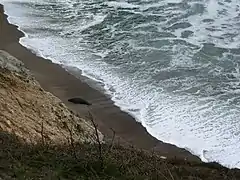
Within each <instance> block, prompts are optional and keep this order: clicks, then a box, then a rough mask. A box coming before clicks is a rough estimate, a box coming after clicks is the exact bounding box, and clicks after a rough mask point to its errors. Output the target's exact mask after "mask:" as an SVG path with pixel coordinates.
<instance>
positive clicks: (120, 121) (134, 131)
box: [0, 5, 200, 161]
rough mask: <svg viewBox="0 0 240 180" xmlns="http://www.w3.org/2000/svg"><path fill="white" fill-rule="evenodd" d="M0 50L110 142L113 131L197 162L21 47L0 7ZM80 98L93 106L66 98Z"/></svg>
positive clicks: (77, 80)
mask: <svg viewBox="0 0 240 180" xmlns="http://www.w3.org/2000/svg"><path fill="white" fill-rule="evenodd" d="M0 21H1V22H0V49H2V50H5V51H7V52H8V53H10V54H11V55H13V56H15V57H16V58H18V59H19V60H21V61H22V62H23V63H24V64H25V66H26V67H27V68H28V69H30V70H31V72H32V73H33V75H34V76H35V77H36V79H37V80H38V82H39V83H40V84H41V86H42V87H43V88H44V89H45V90H46V91H49V92H51V93H52V94H54V95H55V96H57V97H58V98H60V99H61V100H62V101H63V102H64V103H65V104H66V105H67V106H68V107H69V108H70V109H71V110H72V111H74V112H76V113H78V114H79V115H80V116H88V112H89V111H91V113H92V114H93V115H94V119H95V121H96V123H97V125H98V128H99V130H100V131H101V132H102V133H103V134H104V135H105V138H106V139H111V138H112V135H113V131H114V132H115V133H116V138H115V140H116V142H119V143H125V144H126V145H132V146H135V147H137V148H140V149H145V150H154V151H158V152H159V153H160V154H161V155H162V156H167V157H176V158H180V159H188V160H194V161H200V159H199V158H198V157H197V156H194V155H192V154H191V153H190V152H188V151H187V150H185V149H182V148H178V147H176V146H174V145H171V144H167V143H163V142H161V141H159V140H157V139H156V138H154V137H152V136H151V135H150V134H149V133H148V132H147V131H146V129H145V128H144V127H143V126H142V125H141V124H140V123H138V122H137V121H136V120H135V119H134V118H133V117H132V116H130V115H129V114H127V113H125V112H123V111H121V110H120V108H119V107H117V106H115V105H114V102H113V101H112V100H111V99H110V98H109V97H108V96H106V95H104V94H103V93H102V92H100V91H98V90H96V89H94V88H92V87H91V86H89V85H88V84H87V83H86V82H84V81H82V80H81V79H85V77H81V78H77V77H75V76H74V75H72V74H71V73H69V72H67V71H66V70H65V69H64V68H63V67H62V66H61V65H58V64H54V63H52V62H51V61H50V60H47V59H43V58H41V57H38V56H36V55H35V54H34V53H33V52H31V50H28V49H27V48H25V47H23V46H22V45H21V44H20V43H19V39H20V38H21V37H23V36H24V34H23V33H22V32H20V31H19V30H18V29H17V27H16V26H14V25H11V24H9V22H8V21H7V15H4V14H3V6H2V5H0ZM73 97H83V98H84V99H85V100H87V101H89V102H90V103H92V106H90V107H87V106H84V105H76V104H72V103H69V102H68V99H69V98H73Z"/></svg>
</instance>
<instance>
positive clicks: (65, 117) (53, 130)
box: [0, 51, 103, 144]
mask: <svg viewBox="0 0 240 180" xmlns="http://www.w3.org/2000/svg"><path fill="white" fill-rule="evenodd" d="M0 131H4V132H8V133H11V134H14V135H16V136H17V137H20V138H21V139H22V140H24V141H27V142H31V143H37V142H39V141H44V143H47V142H49V143H54V144H66V143H68V142H70V141H74V143H77V142H90V143H94V142H95V141H96V137H95V129H94V127H93V126H92V124H91V121H87V120H85V119H83V118H81V117H79V116H77V115H76V114H74V113H73V112H72V111H70V110H69V109H68V108H67V107H66V106H65V105H64V104H63V103H62V102H61V100H60V99H58V98H57V97H55V96H53V95H52V94H51V93H49V92H46V91H44V90H43V89H42V88H41V86H40V85H39V83H38V82H37V81H36V80H35V79H34V77H33V76H32V75H31V73H30V72H29V70H27V69H26V68H25V67H24V65H23V63H22V62H20V61H19V60H17V59H16V58H14V57H13V56H11V55H9V54H8V53H6V52H4V51H0ZM98 133H99V137H100V140H101V141H102V139H103V135H102V134H101V133H100V132H98Z"/></svg>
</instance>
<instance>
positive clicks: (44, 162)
mask: <svg viewBox="0 0 240 180" xmlns="http://www.w3.org/2000/svg"><path fill="white" fill-rule="evenodd" d="M0 147H1V148H0V179H1V178H2V179H3V180H8V179H19V180H30V179H34V180H35V179H51V180H55V179H56V180H59V179H61V180H65V179H74V180H75V179H79V180H80V179H94V180H98V179H101V180H104V179H106V180H109V179H112V180H113V179H136V180H143V179H144V180H145V179H163V180H180V179H191V180H195V179H196V180H200V179H209V180H220V179H229V180H230V179H231V180H238V179H240V172H239V170H230V169H227V168H224V167H222V166H220V165H218V164H217V163H210V164H205V163H200V164H199V163H194V162H187V161H183V160H178V159H162V158H161V157H160V156H158V155H157V154H156V153H154V152H145V151H140V150H137V149H135V148H133V147H123V146H120V145H114V146H112V145H107V144H105V145H100V148H101V151H102V152H101V154H100V151H99V144H69V145H62V146H59V145H50V144H44V143H42V142H39V143H38V144H29V143H28V144H27V143H24V142H22V141H21V140H20V139H18V138H17V137H16V136H14V135H11V134H9V133H6V132H1V133H0Z"/></svg>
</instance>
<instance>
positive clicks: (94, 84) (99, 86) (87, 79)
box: [5, 10, 229, 168]
mask: <svg viewBox="0 0 240 180" xmlns="http://www.w3.org/2000/svg"><path fill="white" fill-rule="evenodd" d="M5 14H6V15H7V20H8V22H9V23H10V24H13V25H15V26H17V29H18V30H19V31H21V32H22V33H23V34H24V36H23V37H21V38H20V39H19V43H20V44H21V45H22V46H24V47H26V48H27V49H28V50H30V51H31V52H32V53H33V54H35V55H36V56H38V57H41V58H44V59H48V60H50V61H51V62H52V63H54V64H58V65H61V67H62V68H64V69H65V70H66V71H68V72H69V73H71V74H72V75H74V76H75V77H77V78H78V79H79V80H80V81H83V82H84V83H87V84H88V85H89V86H90V87H91V88H94V89H96V90H97V91H100V92H101V93H103V94H105V95H107V96H108V97H109V98H110V99H111V100H112V101H113V103H114V105H115V106H117V107H119V108H120V110H121V111H123V112H126V113H128V114H129V115H130V116H132V117H133V118H134V119H135V120H136V121H137V122H140V123H141V125H142V126H143V127H144V128H145V129H146V130H147V132H148V133H149V134H150V135H152V136H153V137H155V138H157V137H156V136H154V133H153V132H151V131H150V129H149V128H148V126H147V125H146V124H145V123H144V121H142V120H141V119H140V118H138V117H137V116H136V115H135V114H134V112H131V111H129V110H128V106H126V104H125V106H122V105H121V104H120V103H118V101H117V100H116V99H115V98H114V96H113V95H112V92H111V90H110V89H109V88H108V87H107V86H105V84H104V82H103V81H100V80H98V79H96V78H94V77H93V76H91V75H88V74H87V73H84V70H83V69H79V68H77V67H75V66H67V65H64V64H61V63H58V61H56V60H55V59H54V58H51V57H46V56H44V55H43V54H42V53H41V52H40V51H39V50H38V49H36V48H35V47H34V46H29V45H28V44H24V39H25V38H26V39H27V38H28V34H27V33H26V32H24V31H23V30H22V29H21V27H20V26H19V25H18V24H16V23H13V22H11V17H10V16H9V15H8V13H7V11H6V10H5ZM157 139H158V140H159V141H162V142H164V143H168V144H172V145H175V146H177V147H179V148H183V149H185V150H187V151H188V152H190V153H191V154H193V155H196V156H198V157H199V158H200V159H201V160H202V161H203V162H210V161H208V160H207V159H205V158H204V156H203V154H197V153H194V152H193V151H192V150H191V149H189V148H187V147H184V146H182V145H181V144H180V143H177V142H170V141H163V140H161V139H159V138H157ZM218 163H219V162H218ZM220 164H221V163H220ZM226 167H227V166H226ZM228 168H229V167H228Z"/></svg>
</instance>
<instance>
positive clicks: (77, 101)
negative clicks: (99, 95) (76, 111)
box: [68, 97, 92, 106]
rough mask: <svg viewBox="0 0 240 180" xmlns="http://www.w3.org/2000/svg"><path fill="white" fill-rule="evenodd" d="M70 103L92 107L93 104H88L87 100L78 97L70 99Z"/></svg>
mask: <svg viewBox="0 0 240 180" xmlns="http://www.w3.org/2000/svg"><path fill="white" fill-rule="evenodd" d="M68 101H69V102H72V103H74V104H85V105H88V106H90V105H92V104H91V103H89V102H87V101H86V100H84V99H82V98H80V97H76V98H71V99H68Z"/></svg>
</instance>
